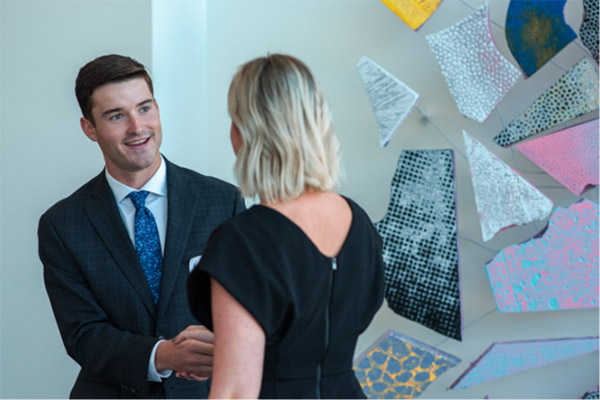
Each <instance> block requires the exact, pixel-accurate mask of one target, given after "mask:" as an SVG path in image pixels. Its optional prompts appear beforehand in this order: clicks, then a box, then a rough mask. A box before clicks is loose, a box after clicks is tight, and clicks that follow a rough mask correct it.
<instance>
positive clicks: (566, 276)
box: [485, 200, 600, 312]
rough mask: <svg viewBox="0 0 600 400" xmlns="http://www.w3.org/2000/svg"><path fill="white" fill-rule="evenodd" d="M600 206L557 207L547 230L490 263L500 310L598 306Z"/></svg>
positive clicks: (493, 290) (488, 271)
mask: <svg viewBox="0 0 600 400" xmlns="http://www.w3.org/2000/svg"><path fill="white" fill-rule="evenodd" d="M599 215H600V214H599V213H598V205H597V204H595V203H593V202H591V201H589V200H581V201H579V202H577V203H575V204H572V205H571V206H570V207H569V208H557V209H556V211H555V212H554V213H553V214H552V217H551V218H550V221H549V222H548V226H547V228H546V229H545V230H544V231H543V232H542V233H541V234H539V235H537V236H535V237H534V238H532V239H530V240H528V241H526V242H524V243H521V244H515V245H512V246H509V247H507V248H505V249H503V250H502V251H500V252H499V253H498V254H496V256H495V257H494V258H493V260H492V261H490V262H489V263H487V264H486V267H485V268H486V270H487V274H488V278H489V280H490V286H491V287H492V292H493V294H494V298H495V299H496V305H497V306H498V311H499V312H528V311H549V310H562V309H576V308H598V296H599V295H600V291H599V289H598V277H599V276H598V216H599Z"/></svg>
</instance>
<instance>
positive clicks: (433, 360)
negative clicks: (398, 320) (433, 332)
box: [354, 329, 460, 399]
mask: <svg viewBox="0 0 600 400" xmlns="http://www.w3.org/2000/svg"><path fill="white" fill-rule="evenodd" d="M458 363H460V359H458V358H457V357H455V356H453V355H450V354H447V353H444V352H443V351H441V350H439V349H436V348H434V347H431V346H428V345H426V344H425V343H421V342H419V341H418V340H415V339H412V338H409V337H408V336H404V335H402V334H400V333H398V332H396V331H394V330H392V329H390V330H388V331H386V332H385V333H384V334H383V335H381V336H380V337H379V338H378V339H377V340H376V341H375V343H373V344H372V345H371V346H370V347H369V348H368V349H367V350H365V351H364V352H363V353H362V354H361V355H360V356H358V357H357V358H356V360H355V362H354V372H355V374H356V377H357V378H358V382H359V383H360V386H361V387H362V389H363V392H364V393H365V395H366V396H367V397H368V398H370V399H392V398H395V399H410V398H413V397H417V396H419V395H420V394H421V393H423V391H424V390H425V389H426V388H427V387H428V386H429V384H431V382H433V381H434V380H435V379H436V378H437V377H439V376H440V375H442V374H443V373H444V372H446V371H447V370H448V369H449V368H452V367H454V366H456V365H457V364H458Z"/></svg>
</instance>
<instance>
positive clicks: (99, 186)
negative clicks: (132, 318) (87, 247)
mask: <svg viewBox="0 0 600 400" xmlns="http://www.w3.org/2000/svg"><path fill="white" fill-rule="evenodd" d="M92 197H93V198H92V199H91V201H90V202H89V203H88V204H86V205H85V210H86V213H87V215H88V218H89V219H90V221H91V223H92V225H93V226H94V228H95V229H96V231H97V232H98V235H100V237H101V238H102V241H103V242H104V244H105V245H106V247H107V248H108V250H109V251H110V253H111V254H112V256H113V258H114V260H115V262H116V263H117V265H118V266H119V268H120V269H121V271H122V272H123V274H124V275H125V276H126V277H127V279H128V280H129V282H130V283H131V286H133V289H134V290H135V291H136V293H137V294H138V296H139V297H140V299H141V300H142V303H144V305H145V306H146V308H147V309H148V311H149V312H150V314H152V315H154V313H155V312H156V306H155V304H154V301H153V300H152V293H151V292H150V288H149V286H148V282H147V281H146V276H145V274H144V270H143V269H142V266H141V265H140V262H139V259H138V256H137V253H136V252H135V248H134V246H133V244H132V243H131V239H130V238H129V235H128V234H127V230H126V229H125V225H124V224H123V220H122V218H121V215H120V214H119V209H118V207H117V204H116V202H115V197H114V195H113V193H112V190H111V189H110V186H109V185H108V182H107V181H106V177H105V175H104V171H103V172H102V173H100V175H98V176H97V177H96V182H95V187H94V189H93V191H92Z"/></svg>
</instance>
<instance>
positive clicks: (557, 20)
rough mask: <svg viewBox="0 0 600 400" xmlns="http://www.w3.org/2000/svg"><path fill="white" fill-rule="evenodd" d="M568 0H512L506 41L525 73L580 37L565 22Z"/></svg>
mask: <svg viewBox="0 0 600 400" xmlns="http://www.w3.org/2000/svg"><path fill="white" fill-rule="evenodd" d="M566 1H567V0H511V2H510V3H509V5H508V11H507V13H506V41H507V43H508V47H509V48H510V51H511V53H512V55H513V56H514V57H515V60H516V61H517V62H518V63H519V65H520V66H521V69H522V70H523V72H524V73H525V75H526V76H531V75H533V74H534V73H535V72H536V71H537V70H539V69H540V68H541V67H542V65H544V64H545V63H546V62H548V61H549V60H550V59H551V58H552V57H554V56H555V55H556V54H557V53H558V52H559V51H560V50H562V49H563V48H564V47H565V46H566V45H568V44H569V43H571V42H572V41H573V40H574V39H575V38H576V37H577V34H575V32H574V31H573V29H571V27H570V26H569V25H567V23H566V22H565V16H564V13H563V10H564V7H565V3H566ZM596 1H598V0H596Z"/></svg>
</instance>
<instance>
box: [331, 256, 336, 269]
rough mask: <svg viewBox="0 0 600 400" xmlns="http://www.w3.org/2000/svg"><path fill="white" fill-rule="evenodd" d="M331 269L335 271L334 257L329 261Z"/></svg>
mask: <svg viewBox="0 0 600 400" xmlns="http://www.w3.org/2000/svg"><path fill="white" fill-rule="evenodd" d="M331 269H332V270H334V271H335V270H336V269H337V260H336V259H335V257H333V258H332V259H331Z"/></svg>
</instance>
